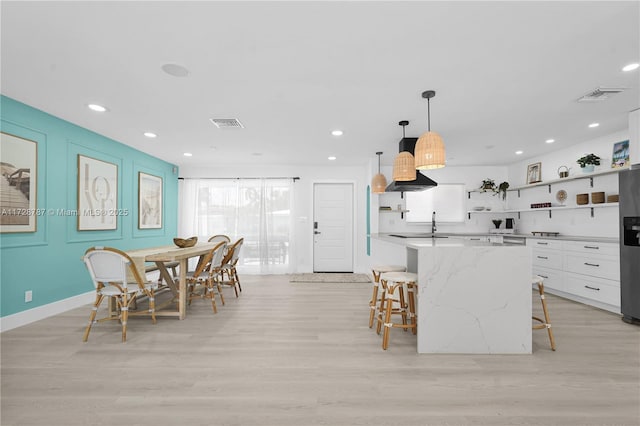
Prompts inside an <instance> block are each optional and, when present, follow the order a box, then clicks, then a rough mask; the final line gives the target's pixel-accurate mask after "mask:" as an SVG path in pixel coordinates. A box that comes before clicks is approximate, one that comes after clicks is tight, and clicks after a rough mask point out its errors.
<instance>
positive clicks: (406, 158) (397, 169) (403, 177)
mask: <svg viewBox="0 0 640 426" xmlns="http://www.w3.org/2000/svg"><path fill="white" fill-rule="evenodd" d="M398 124H399V125H400V126H402V138H403V139H404V137H405V135H404V126H406V125H407V124H409V122H408V121H406V120H404V121H401V122H399V123H398ZM393 180H395V181H400V182H407V181H411V180H416V165H415V162H414V160H413V155H411V153H410V152H408V151H402V152H401V153H400V154H398V155H397V156H396V159H395V160H394V162H393Z"/></svg>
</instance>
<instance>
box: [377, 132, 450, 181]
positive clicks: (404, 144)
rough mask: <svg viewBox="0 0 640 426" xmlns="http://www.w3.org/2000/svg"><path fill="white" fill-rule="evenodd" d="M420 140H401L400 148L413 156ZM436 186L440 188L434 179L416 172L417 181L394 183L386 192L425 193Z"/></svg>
mask: <svg viewBox="0 0 640 426" xmlns="http://www.w3.org/2000/svg"><path fill="white" fill-rule="evenodd" d="M417 141H418V138H402V140H400V143H399V146H400V150H399V151H398V152H402V151H409V152H410V153H411V155H413V153H414V150H415V147H416V142H417ZM434 186H438V183H437V182H435V181H434V180H432V179H429V178H428V177H426V176H425V175H423V174H422V173H420V171H419V170H418V171H416V180H409V181H404V182H402V181H393V182H391V183H390V184H389V185H388V186H387V187H386V189H385V190H384V191H385V192H411V191H424V190H425V189H429V188H433V187H434Z"/></svg>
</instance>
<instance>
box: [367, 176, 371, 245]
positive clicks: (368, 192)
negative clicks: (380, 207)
mask: <svg viewBox="0 0 640 426" xmlns="http://www.w3.org/2000/svg"><path fill="white" fill-rule="evenodd" d="M367 256H371V186H369V185H367Z"/></svg>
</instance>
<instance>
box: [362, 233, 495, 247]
mask: <svg viewBox="0 0 640 426" xmlns="http://www.w3.org/2000/svg"><path fill="white" fill-rule="evenodd" d="M458 237H459V238H456V237H450V236H447V238H430V237H425V238H400V237H392V236H390V235H387V234H372V235H371V238H376V239H378V240H381V241H387V242H390V243H394V244H398V245H400V246H404V247H411V248H423V247H492V246H494V247H495V246H507V244H501V243H490V242H489V241H474V240H465V239H463V238H462V235H460V236H458Z"/></svg>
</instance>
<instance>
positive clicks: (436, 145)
mask: <svg viewBox="0 0 640 426" xmlns="http://www.w3.org/2000/svg"><path fill="white" fill-rule="evenodd" d="M415 166H416V169H418V170H426V169H440V168H442V167H444V166H445V149H444V142H442V138H441V137H440V135H439V134H437V133H436V132H425V133H423V134H422V136H420V139H418V142H416V149H415Z"/></svg>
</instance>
